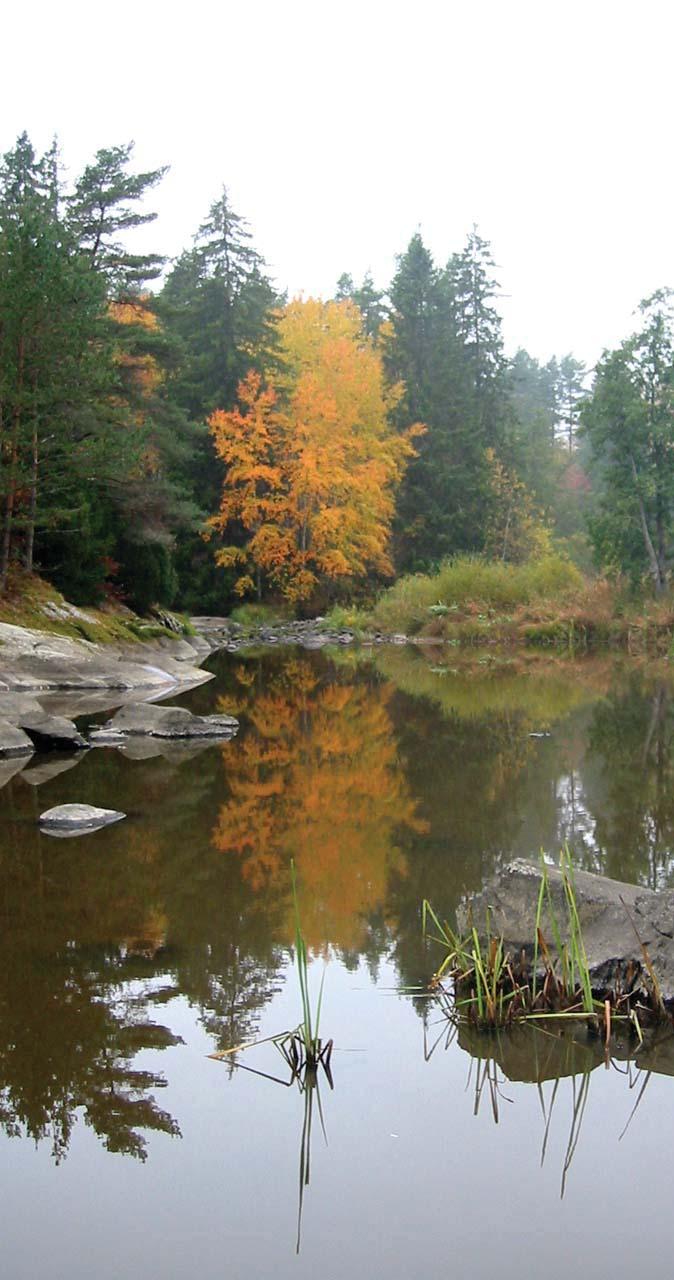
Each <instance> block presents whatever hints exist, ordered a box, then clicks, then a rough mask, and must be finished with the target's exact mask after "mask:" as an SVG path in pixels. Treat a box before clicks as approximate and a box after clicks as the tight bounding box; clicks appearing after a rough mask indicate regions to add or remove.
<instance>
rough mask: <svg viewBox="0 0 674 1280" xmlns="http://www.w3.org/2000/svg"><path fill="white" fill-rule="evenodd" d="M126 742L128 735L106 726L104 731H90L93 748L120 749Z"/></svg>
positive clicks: (90, 742) (90, 741)
mask: <svg viewBox="0 0 674 1280" xmlns="http://www.w3.org/2000/svg"><path fill="white" fill-rule="evenodd" d="M123 742H126V734H125V733H122V732H121V730H120V729H107V728H106V727H105V725H104V726H103V728H102V729H90V730H89V745H90V746H92V747H119V746H120V745H121V744H122V743H123Z"/></svg>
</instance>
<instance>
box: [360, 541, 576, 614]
mask: <svg viewBox="0 0 674 1280" xmlns="http://www.w3.org/2000/svg"><path fill="white" fill-rule="evenodd" d="M582 586H583V576H582V574H581V573H580V571H579V570H578V569H577V568H576V566H575V565H574V564H572V563H571V561H570V560H566V559H565V558H564V557H563V556H559V555H549V556H544V557H543V558H542V559H540V560H531V561H529V562H527V563H526V564H521V565H514V564H505V563H503V562H502V561H500V560H484V559H482V558H481V557H480V556H457V557H456V558H454V559H452V560H447V561H445V562H444V563H443V564H441V565H440V568H439V569H438V571H437V573H433V574H421V573H415V574H408V575H406V576H405V577H403V578H400V579H399V580H398V582H396V583H394V585H393V586H392V587H390V588H389V590H388V591H385V592H384V594H383V595H382V596H380V598H379V600H378V601H377V603H376V604H375V606H374V609H373V610H372V621H373V623H374V625H375V626H377V627H378V628H379V629H380V630H382V631H384V632H391V631H404V632H407V633H411V632H414V631H418V630H419V629H420V628H421V627H423V626H424V625H425V624H427V623H428V621H429V619H430V618H432V617H433V616H436V617H448V618H451V614H452V612H454V613H460V612H462V611H465V610H466V608H467V607H469V606H470V607H471V609H473V608H474V609H477V610H479V609H483V610H484V612H485V613H487V612H489V611H493V612H494V613H497V614H499V615H504V614H510V613H512V612H513V611H514V610H515V609H517V608H520V607H522V606H524V605H528V604H531V603H532V602H533V601H535V600H554V601H564V600H566V599H568V598H569V597H570V596H571V595H572V594H573V593H574V592H578V591H580V589H581V588H582Z"/></svg>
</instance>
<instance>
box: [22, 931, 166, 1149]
mask: <svg viewBox="0 0 674 1280" xmlns="http://www.w3.org/2000/svg"><path fill="white" fill-rule="evenodd" d="M1 950H2V952H3V953H4V954H2V960H1V962H0V975H1V976H0V1125H1V1126H2V1128H3V1129H4V1131H5V1132H6V1133H7V1134H9V1135H10V1136H19V1135H24V1134H25V1135H26V1136H27V1137H30V1138H32V1139H33V1140H34V1141H38V1140H40V1139H48V1140H49V1141H50V1142H51V1147H52V1153H53V1155H54V1158H55V1159H56V1160H57V1161H59V1160H61V1159H62V1158H63V1157H64V1156H65V1155H66V1153H67V1149H68V1145H69V1142H70V1137H71V1134H72V1130H73V1127H74V1124H75V1113H76V1111H77V1109H78V1108H82V1109H83V1112H84V1120H85V1123H86V1124H87V1125H89V1126H90V1127H91V1128H92V1129H93V1130H94V1131H95V1133H96V1134H97V1135H98V1137H99V1138H100V1139H101V1140H102V1142H103V1144H104V1145H105V1147H106V1148H107V1149H108V1151H115V1152H121V1153H122V1154H124V1155H131V1156H136V1157H138V1158H140V1159H141V1160H144V1159H145V1156H146V1139H145V1136H144V1133H145V1132H146V1131H157V1132H161V1133H168V1134H171V1135H176V1134H179V1132H180V1130H179V1128H178V1125H177V1123H176V1121H175V1120H174V1119H173V1117H172V1116H170V1115H169V1114H168V1112H166V1111H163V1110H162V1109H161V1108H160V1107H159V1106H158V1105H157V1103H156V1101H155V1098H154V1096H153V1094H152V1093H151V1090H154V1089H159V1088H162V1087H163V1086H164V1085H165V1084H166V1081H165V1079H164V1078H163V1076H162V1075H160V1074H158V1073H156V1072H154V1071H148V1070H139V1069H137V1068H135V1067H134V1066H133V1059H134V1058H135V1056H136V1054H137V1053H139V1052H140V1051H141V1050H142V1049H164V1048H167V1047H168V1046H169V1045H174V1044H178V1043H180V1041H179V1038H178V1037H176V1036H174V1035H173V1034H172V1033H171V1031H170V1030H169V1029H168V1028H167V1027H165V1026H162V1025H160V1024H159V1023H156V1022H153V1021H152V1020H151V1019H150V1018H149V1017H148V1008H149V1007H151V1005H152V999H153V997H152V995H151V994H149V993H148V994H145V995H143V997H142V998H140V999H139V998H138V997H137V996H135V995H132V994H130V992H129V991H128V988H127V986H126V984H125V983H124V981H123V974H124V969H123V966H122V969H121V973H120V969H119V966H118V963H117V961H118V956H116V955H115V954H113V953H112V952H111V951H108V952H106V951H104V950H103V949H99V950H98V951H96V952H92V951H90V950H87V949H84V948H82V949H80V948H76V947H68V948H67V949H64V950H63V951H62V952H61V953H60V954H58V955H57V956H50V957H49V958H48V959H47V958H45V957H44V956H41V955H39V954H37V955H36V953H35V950H34V948H33V946H32V945H30V944H29V946H28V947H27V948H24V949H23V950H22V949H20V946H18V945H17V942H16V938H13V939H12V945H11V946H10V947H7V946H6V945H3V946H2V948H1ZM120 979H122V980H121V982H120Z"/></svg>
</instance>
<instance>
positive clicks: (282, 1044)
mask: <svg viewBox="0 0 674 1280" xmlns="http://www.w3.org/2000/svg"><path fill="white" fill-rule="evenodd" d="M290 883H291V887H292V896H293V912H294V917H295V964H296V968H297V977H298V981H299V987H300V1003H301V1007H302V1018H301V1021H300V1022H299V1024H298V1025H297V1026H296V1027H295V1028H294V1029H293V1030H291V1031H280V1032H278V1033H277V1034H276V1035H272V1036H265V1037H264V1038H263V1039H260V1040H249V1041H247V1042H246V1043H244V1044H238V1045H233V1046H232V1047H231V1048H230V1049H220V1050H218V1051H217V1052H216V1053H211V1054H210V1055H209V1057H211V1058H232V1057H233V1056H234V1055H235V1054H237V1053H242V1052H243V1051H244V1050H246V1049H254V1048H256V1047H257V1046H258V1045H261V1044H273V1045H274V1046H275V1047H276V1048H277V1049H278V1051H279V1053H280V1054H281V1056H282V1058H283V1059H284V1061H285V1062H286V1064H287V1065H288V1067H289V1068H290V1071H291V1079H290V1081H289V1082H286V1081H280V1083H282V1084H285V1083H290V1084H293V1083H298V1084H299V1085H300V1087H301V1088H304V1086H305V1084H306V1082H307V1078H308V1076H309V1075H313V1077H314V1078H315V1076H316V1072H317V1071H318V1068H319V1066H322V1067H323V1070H324V1071H325V1074H326V1076H327V1078H328V1083H329V1084H330V1087H331V1088H332V1087H333V1082H332V1074H331V1071H330V1059H331V1057H332V1049H333V1043H332V1040H327V1041H326V1043H325V1044H323V1041H322V1040H321V1038H320V1036H319V1029H320V1023H321V1009H322V1007H323V987H324V983H325V968H324V969H323V973H322V975H321V983H320V987H319V990H318V1000H317V1002H316V1008H315V1010H314V1009H313V1008H312V1003H311V995H310V991H309V958H308V953H307V944H306V941H305V939H304V934H303V933H302V923H301V920H300V907H299V898H298V894H297V876H296V872H295V863H294V860H293V859H292V858H291V860H290ZM234 1065H236V1066H240V1065H241V1064H239V1063H235V1064H234ZM245 1070H246V1071H253V1072H254V1074H256V1075H263V1076H267V1078H269V1079H274V1080H277V1079H278V1077H276V1076H271V1075H269V1073H268V1072H264V1071H257V1070H254V1069H253V1068H252V1067H246V1068H245Z"/></svg>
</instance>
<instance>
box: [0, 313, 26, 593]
mask: <svg viewBox="0 0 674 1280" xmlns="http://www.w3.org/2000/svg"><path fill="white" fill-rule="evenodd" d="M18 354H19V360H18V366H19V376H18V379H17V391H18V396H17V403H16V407H15V409H14V413H13V415H12V440H11V444H10V449H9V468H8V476H7V494H6V497H5V511H4V527H3V531H2V547H1V549H0V594H2V593H4V592H5V591H6V590H7V575H8V573H9V555H10V551H11V548H12V522H13V519H14V502H15V499H16V464H17V461H18V451H19V450H18V445H19V427H20V424H21V393H22V391H23V360H24V343H23V337H21V338H20V339H19V352H18Z"/></svg>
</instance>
